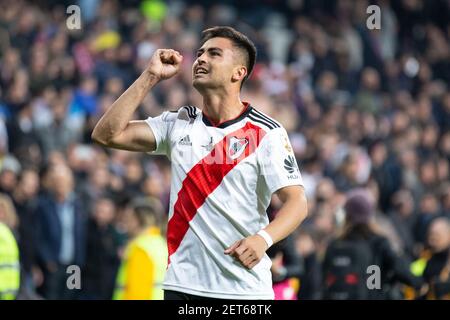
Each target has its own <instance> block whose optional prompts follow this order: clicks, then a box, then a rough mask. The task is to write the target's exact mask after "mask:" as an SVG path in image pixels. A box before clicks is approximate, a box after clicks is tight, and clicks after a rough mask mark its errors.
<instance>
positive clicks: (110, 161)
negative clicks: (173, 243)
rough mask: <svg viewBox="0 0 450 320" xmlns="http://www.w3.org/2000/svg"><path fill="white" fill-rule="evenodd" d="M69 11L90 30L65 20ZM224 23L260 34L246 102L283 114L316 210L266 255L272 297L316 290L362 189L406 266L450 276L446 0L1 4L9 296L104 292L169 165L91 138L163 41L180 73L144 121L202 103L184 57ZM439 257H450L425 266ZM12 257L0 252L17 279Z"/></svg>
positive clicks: (165, 194) (0, 169) (404, 293)
mask: <svg viewBox="0 0 450 320" xmlns="http://www.w3.org/2000/svg"><path fill="white" fill-rule="evenodd" d="M71 4H77V5H78V6H79V7H80V9H81V26H82V28H81V30H69V29H68V28H67V26H66V19H67V18H68V17H69V16H70V15H69V14H66V8H67V7H68V6H69V5H71ZM371 4H376V5H378V6H379V7H380V9H381V29H380V30H369V29H368V28H367V27H366V20H367V18H368V16H369V15H368V14H367V13H366V9H367V7H368V6H369V5H371ZM215 25H230V26H233V27H235V28H236V29H237V30H239V31H241V32H243V33H245V34H246V35H247V36H249V38H251V39H252V40H253V41H254V42H255V44H256V46H257V48H258V59H257V64H256V66H255V69H254V71H253V74H252V75H251V78H250V79H249V80H248V81H247V83H246V85H245V86H244V88H243V91H242V99H243V100H244V101H249V102H250V103H251V104H252V105H253V106H255V107H256V108H257V109H259V110H261V111H263V112H265V113H267V114H268V115H270V116H272V117H273V118H275V119H276V120H278V121H279V122H280V123H282V124H283V126H284V127H285V128H286V130H287V131H288V133H289V135H290V139H291V142H292V146H293V149H294V152H295V155H296V157H297V161H298V163H299V166H300V170H301V172H302V174H303V179H304V183H305V188H306V193H307V197H308V205H309V216H308V218H307V220H306V221H305V222H304V223H303V224H302V226H301V227H300V229H299V230H298V231H296V232H295V234H294V235H293V236H291V237H290V238H289V245H284V246H282V248H281V249H279V252H274V253H273V254H272V255H271V256H272V257H273V260H274V270H273V271H274V277H275V275H279V276H280V278H279V279H278V280H277V279H275V278H274V282H275V283H281V284H283V286H282V287H281V289H280V288H277V290H278V291H277V298H280V299H284V298H285V299H297V298H298V299H320V298H323V297H324V293H323V290H324V281H325V280H324V279H325V278H326V277H325V275H324V272H323V268H322V265H323V262H324V256H325V255H326V251H327V248H328V247H329V244H330V241H332V239H333V238H334V237H335V236H336V235H337V234H339V232H340V230H341V228H342V226H343V225H344V222H343V221H344V220H345V213H344V212H343V209H342V208H343V205H344V203H345V201H346V194H347V192H349V191H351V190H352V189H354V188H361V187H364V188H366V190H369V191H370V194H371V196H372V197H373V199H375V203H374V204H373V206H374V208H373V210H374V216H375V221H376V224H377V225H378V226H379V230H380V232H381V233H382V234H383V235H384V236H385V237H386V238H387V239H388V241H389V245H390V247H391V248H392V252H394V253H395V255H396V256H397V257H399V258H401V259H402V261H403V262H404V263H405V264H406V265H407V266H408V268H409V266H413V265H414V262H417V261H419V262H420V263H422V265H421V266H422V267H419V269H420V270H415V274H416V275H417V276H421V277H422V278H423V281H424V283H428V285H429V287H431V286H432V282H433V280H432V279H434V278H435V277H436V276H439V275H442V273H443V271H445V270H447V269H445V268H446V266H447V267H448V270H447V271H448V272H450V257H449V258H447V257H448V248H449V247H450V227H449V225H450V224H449V219H450V182H449V180H450V165H449V160H450V93H449V80H450V44H449V36H450V2H449V1H446V0H435V1H424V0H392V1H389V0H384V1H383V0H380V1H364V0H361V1H350V0H337V1H324V0H314V1H313V0H287V1H275V0H240V1H233V0H229V1H221V2H220V4H215V2H214V1H206V0H204V1H194V0H192V1H188V0H186V1H181V0H174V1H171V0H166V1H164V0H144V1H141V0H129V1H119V0H78V1H75V0H73V1H51V0H47V1H24V0H15V1H6V0H5V1H0V192H1V194H0V221H2V223H3V225H6V226H7V227H8V229H9V230H10V231H11V232H12V234H13V235H14V239H15V241H16V243H17V245H18V250H17V252H18V253H17V252H16V251H15V250H14V244H13V242H14V241H13V239H11V237H9V242H7V241H4V242H1V241H0V253H1V252H2V250H3V253H4V252H6V251H7V252H8V254H9V255H10V256H12V257H14V256H15V255H17V254H19V255H20V259H19V261H20V287H19V284H18V282H17V281H15V282H14V281H13V283H12V282H11V281H9V282H8V281H6V280H3V283H2V280H1V279H2V277H1V276H2V274H1V271H0V293H1V292H2V290H3V291H4V292H7V291H13V292H14V297H16V298H18V299H42V298H44V299H111V298H112V296H113V291H114V287H115V286H116V277H117V271H118V269H119V266H120V263H121V259H123V256H124V250H125V248H126V245H127V241H128V240H129V239H130V237H131V236H130V234H132V232H131V231H130V228H131V227H130V226H129V223H127V208H129V204H130V202H132V201H134V200H135V199H136V198H140V199H144V200H148V201H152V203H153V204H154V203H155V202H157V203H158V205H154V207H159V208H161V209H158V210H160V211H162V212H165V213H167V212H168V201H169V187H170V163H169V162H168V160H167V159H165V158H163V157H154V156H152V157H150V156H148V155H146V154H140V153H131V152H125V151H115V150H107V149H104V148H101V147H99V146H97V145H94V144H93V143H92V141H91V139H90V134H91V132H92V129H93V127H94V125H95V124H96V122H97V121H98V119H99V117H100V116H101V115H102V114H103V113H104V111H105V110H106V108H107V107H108V106H109V105H111V104H112V103H113V102H114V100H115V99H116V98H117V97H118V96H119V95H120V94H121V93H122V92H123V91H124V90H125V89H126V88H127V87H128V86H129V85H130V84H131V83H132V82H133V81H134V79H136V78H137V77H138V75H139V74H140V73H141V72H142V71H143V69H144V68H145V66H146V63H147V61H148V59H149V58H150V56H151V55H152V53H153V52H154V50H155V49H157V48H173V49H176V50H178V51H179V52H180V53H181V54H182V55H183V56H184V60H183V66H182V71H181V73H180V74H179V75H178V76H177V77H175V78H172V79H170V80H168V81H164V82H162V83H160V84H158V86H156V87H155V88H154V89H153V90H152V92H151V93H150V94H149V95H148V96H147V97H146V98H145V100H144V102H143V103H142V106H141V107H140V108H139V109H138V112H137V114H136V119H144V118H147V117H148V116H156V115H159V114H160V113H161V112H163V111H165V110H176V109H178V108H179V107H180V106H182V105H187V104H190V105H196V106H201V104H202V103H201V102H202V100H201V97H200V95H199V94H198V93H197V92H196V91H195V90H194V89H193V88H192V85H191V66H192V63H193V61H194V59H195V52H196V49H197V48H198V46H199V36H200V33H201V31H202V30H203V29H205V28H207V27H210V26H215ZM278 205H279V202H278V201H277V199H274V200H273V202H272V204H271V207H270V208H269V214H270V215H273V214H275V213H276V210H277V206H278ZM155 210H156V209H155ZM55 213H56V215H55ZM55 217H56V218H55ZM58 217H59V218H58ZM435 221H437V223H434V224H433V222H435ZM430 226H434V228H432V227H430ZM162 231H163V230H162ZM0 232H1V229H0ZM6 233H7V231H5V232H4V234H6ZM163 233H164V232H163ZM5 237H6V238H7V236H5ZM0 239H1V237H0ZM7 243H9V245H10V248H12V249H5V248H6V245H7ZM2 246H3V248H2ZM274 250H275V249H274ZM439 254H440V255H441V256H439V257H438V258H439V259H440V260H439V261H441V264H440V265H439V266H440V267H436V268H431V267H429V268H426V265H427V263H428V262H429V261H430V260H429V259H430V257H433V256H434V255H439ZM442 255H444V256H442ZM289 256H294V258H293V259H289ZM11 259H12V261H9V262H8V261H7V262H4V261H3V263H4V264H5V265H6V264H8V265H9V266H11V264H13V265H14V268H12V269H11V268H10V269H11V270H9V271H8V272H12V274H13V275H15V273H14V272H15V271H14V270H16V271H17V270H18V268H19V265H16V264H14V261H15V260H14V258H11ZM11 259H10V260H11ZM421 259H422V260H421ZM447 261H449V262H448V263H447ZM1 263H2V260H1V255H0V264H1ZM446 263H447V264H446ZM71 264H76V265H79V266H80V267H81V270H82V272H81V274H82V280H81V286H82V288H81V289H80V290H72V291H70V290H69V291H68V290H66V289H65V284H66V278H67V274H66V273H65V266H67V265H71ZM415 266H416V267H417V263H416V264H415ZM277 268H279V270H278V271H277ZM408 268H407V269H408ZM424 268H425V271H426V272H425V274H424ZM394 269H395V268H394ZM409 269H414V268H409ZM416 269H417V268H416ZM5 270H6V267H5ZM280 270H282V271H280ZM286 270H288V272H286ZM292 270H293V271H292ZM289 271H292V273H289ZM3 276H4V278H5V275H4V274H3ZM10 277H11V274H10ZM4 278H3V279H4ZM388 278H389V277H388ZM447 278H448V273H447ZM383 281H386V283H389V290H388V292H386V295H385V296H384V298H386V299H387V298H398V299H406V298H414V297H417V296H415V295H414V294H413V295H411V294H410V293H409V294H408V289H410V288H408V287H405V286H404V285H401V284H399V282H398V281H397V279H396V278H395V277H394V276H393V277H390V278H389V279H386V280H383ZM7 282H8V283H7ZM280 290H281V291H280ZM448 292H450V291H448ZM423 293H425V296H426V297H430V292H429V289H428V293H427V291H424V292H423ZM426 294H428V296H427V295H426ZM0 296H1V295H0ZM11 297H12V296H9V298H11ZM3 298H8V297H6V295H4V296H3Z"/></svg>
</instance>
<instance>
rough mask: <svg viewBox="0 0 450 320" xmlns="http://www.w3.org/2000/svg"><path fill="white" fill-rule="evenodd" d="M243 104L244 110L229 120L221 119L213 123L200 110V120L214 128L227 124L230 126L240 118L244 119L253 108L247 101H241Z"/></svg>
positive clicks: (223, 126) (226, 125)
mask: <svg viewBox="0 0 450 320" xmlns="http://www.w3.org/2000/svg"><path fill="white" fill-rule="evenodd" d="M242 103H243V104H244V105H245V108H244V110H243V111H242V112H241V113H240V114H239V115H238V116H237V117H235V118H233V119H230V120H225V121H222V122H220V123H218V124H214V123H213V121H211V120H210V119H209V118H208V116H207V115H206V114H205V113H204V112H203V111H202V120H203V123H204V124H205V125H207V126H209V127H215V128H221V129H224V128H226V127H228V126H231V125H232V124H235V123H237V122H239V121H241V120H242V119H244V118H245V117H246V116H247V115H248V114H249V113H250V112H251V111H252V109H253V107H252V106H251V105H250V104H249V103H248V102H242Z"/></svg>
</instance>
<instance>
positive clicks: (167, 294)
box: [164, 290, 220, 301]
mask: <svg viewBox="0 0 450 320" xmlns="http://www.w3.org/2000/svg"><path fill="white" fill-rule="evenodd" d="M164 300H184V301H193V300H203V301H204V300H220V299H216V298H209V297H202V296H196V295H193V294H189V293H184V292H179V291H173V290H164Z"/></svg>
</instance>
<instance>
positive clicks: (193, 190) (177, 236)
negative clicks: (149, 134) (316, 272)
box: [146, 103, 302, 299]
mask: <svg viewBox="0 0 450 320" xmlns="http://www.w3.org/2000/svg"><path fill="white" fill-rule="evenodd" d="M146 122H147V123H148V124H149V126H150V128H151V129H152V131H153V133H154V136H155V139H156V145H157V147H156V150H155V151H154V152H153V153H157V154H165V155H167V156H168V157H169V159H171V162H172V182H171V190H170V210H169V222H168V228H167V242H168V250H169V264H168V267H167V272H166V276H165V281H164V284H163V288H164V289H166V290H175V291H180V292H184V293H188V294H193V295H198V296H206V297H211V298H223V299H273V298H274V293H273V289H272V276H271V271H270V268H271V260H270V258H269V257H268V256H267V255H264V257H263V259H262V260H261V261H260V262H259V263H258V264H257V265H256V266H255V267H253V269H251V270H249V269H247V268H245V267H244V266H242V265H241V264H240V263H239V262H237V261H236V260H235V259H234V258H233V257H232V256H229V255H225V254H224V250H225V249H226V248H228V247H229V246H231V245H232V244H233V243H234V242H235V241H237V240H240V239H243V238H246V237H248V236H251V235H254V234H255V233H257V232H258V231H259V230H260V229H262V228H264V227H266V226H267V225H268V224H269V219H268V217H267V213H266V209H267V207H268V205H269V203H270V200H271V195H272V193H273V192H275V191H277V190H278V189H280V188H282V187H285V186H291V185H302V178H301V174H300V171H299V169H298V166H297V163H296V160H295V157H294V154H293V152H292V148H291V145H290V142H289V139H288V136H287V133H286V130H285V129H284V128H283V127H282V126H281V125H280V124H279V123H278V122H276V121H275V120H273V119H271V118H269V117H268V116H266V115H265V114H263V113H261V112H259V111H257V110H256V109H254V108H253V107H251V106H250V105H249V104H247V103H246V109H245V110H244V111H243V112H242V113H241V114H240V115H239V116H238V117H237V118H235V119H233V120H229V121H226V122H223V123H221V124H219V125H217V126H214V125H212V123H211V122H210V121H209V120H208V118H207V117H206V115H204V114H203V113H202V111H201V110H200V109H197V108H195V107H192V106H186V107H182V108H180V109H179V110H178V111H176V112H164V113H162V114H161V115H160V116H158V117H154V118H148V119H147V120H146Z"/></svg>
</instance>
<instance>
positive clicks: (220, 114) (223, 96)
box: [203, 92, 245, 124]
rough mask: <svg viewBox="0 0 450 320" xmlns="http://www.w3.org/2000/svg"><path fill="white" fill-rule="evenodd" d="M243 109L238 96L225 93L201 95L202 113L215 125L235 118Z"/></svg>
mask: <svg viewBox="0 0 450 320" xmlns="http://www.w3.org/2000/svg"><path fill="white" fill-rule="evenodd" d="M244 107H245V106H244V104H243V103H242V101H241V99H240V98H239V94H232V93H227V92H225V93H207V94H204V95H203V112H204V113H205V114H206V116H207V117H208V119H210V120H211V121H213V122H214V123H215V124H218V123H221V122H224V121H227V120H230V119H233V118H236V117H237V116H239V114H241V113H242V111H243V110H244Z"/></svg>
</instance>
